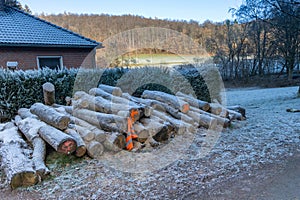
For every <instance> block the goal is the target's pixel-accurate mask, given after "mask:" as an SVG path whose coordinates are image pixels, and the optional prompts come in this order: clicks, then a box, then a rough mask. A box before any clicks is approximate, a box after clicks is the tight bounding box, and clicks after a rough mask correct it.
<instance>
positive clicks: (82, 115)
mask: <svg viewBox="0 0 300 200" xmlns="http://www.w3.org/2000/svg"><path fill="white" fill-rule="evenodd" d="M73 114H74V116H75V117H77V118H79V119H82V120H84V121H86V122H88V123H90V124H92V125H94V126H96V127H97V128H100V129H102V130H104V131H109V132H120V133H126V132H127V119H126V118H124V117H120V116H117V115H113V114H104V113H98V112H94V111H90V110H86V109H79V110H74V111H73Z"/></svg>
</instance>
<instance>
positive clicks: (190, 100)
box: [176, 92, 210, 111]
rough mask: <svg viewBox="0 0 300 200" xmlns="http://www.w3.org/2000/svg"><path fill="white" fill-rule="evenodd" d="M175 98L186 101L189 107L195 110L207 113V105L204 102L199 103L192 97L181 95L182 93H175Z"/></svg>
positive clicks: (208, 106)
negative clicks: (198, 109)
mask: <svg viewBox="0 0 300 200" xmlns="http://www.w3.org/2000/svg"><path fill="white" fill-rule="evenodd" d="M176 96H178V97H179V99H181V100H183V101H186V102H187V103H189V104H190V106H194V107H196V108H200V109H201V110H204V111H208V110H209V109H210V105H209V103H207V102H205V101H201V100H199V99H196V98H194V97H193V96H190V95H187V94H183V93H182V92H177V93H176Z"/></svg>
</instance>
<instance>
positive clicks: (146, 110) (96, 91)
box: [89, 88, 152, 117]
mask: <svg viewBox="0 0 300 200" xmlns="http://www.w3.org/2000/svg"><path fill="white" fill-rule="evenodd" d="M89 94H90V95H93V96H100V97H102V98H104V99H106V100H108V101H109V102H111V103H115V104H121V105H125V106H126V107H133V108H138V109H139V110H140V112H142V113H143V114H144V115H145V116H146V117H149V116H150V115H151V112H152V109H151V108H150V107H148V106H146V105H144V104H141V103H136V102H134V101H131V100H130V97H131V96H130V95H129V94H128V93H127V95H129V96H130V97H128V96H127V98H125V97H123V94H122V97H119V96H114V95H112V94H109V93H107V92H105V91H104V90H102V89H100V88H92V89H91V90H90V91H89ZM127 110H128V109H127Z"/></svg>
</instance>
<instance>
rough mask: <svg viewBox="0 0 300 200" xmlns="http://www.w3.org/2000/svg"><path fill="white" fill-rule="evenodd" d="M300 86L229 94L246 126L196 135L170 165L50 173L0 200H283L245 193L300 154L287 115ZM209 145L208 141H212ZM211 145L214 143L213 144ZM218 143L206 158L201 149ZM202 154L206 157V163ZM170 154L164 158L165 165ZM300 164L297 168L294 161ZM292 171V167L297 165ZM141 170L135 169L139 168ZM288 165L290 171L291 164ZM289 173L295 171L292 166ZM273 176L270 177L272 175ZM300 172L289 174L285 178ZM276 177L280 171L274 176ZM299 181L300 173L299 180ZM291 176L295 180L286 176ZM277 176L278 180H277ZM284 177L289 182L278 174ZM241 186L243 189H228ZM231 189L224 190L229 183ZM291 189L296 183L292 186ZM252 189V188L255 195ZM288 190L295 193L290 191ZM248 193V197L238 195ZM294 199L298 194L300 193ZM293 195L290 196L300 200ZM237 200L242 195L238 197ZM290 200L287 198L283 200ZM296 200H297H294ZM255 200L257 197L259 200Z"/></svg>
mask: <svg viewBox="0 0 300 200" xmlns="http://www.w3.org/2000/svg"><path fill="white" fill-rule="evenodd" d="M297 91H298V87H289V88H274V89H256V88H248V89H234V90H229V91H228V92H227V99H228V105H236V104H239V105H241V106H243V107H245V108H246V110H247V120H246V121H243V122H235V123H233V125H232V127H230V128H228V129H226V130H223V131H222V133H221V135H220V137H219V136H218V134H217V135H215V137H209V136H210V135H209V133H206V132H205V131H203V130H199V132H198V133H197V134H196V135H195V138H194V140H193V142H192V143H191V145H190V146H189V148H188V149H187V150H186V151H185V152H184V153H183V154H182V153H181V154H179V153H178V152H176V151H175V150H174V149H172V151H173V154H171V155H173V156H174V157H175V156H176V155H181V156H180V157H179V158H178V159H176V160H175V161H174V162H172V163H169V164H168V165H165V163H164V164H161V162H159V161H157V164H156V166H154V168H151V169H156V170H155V171H152V170H149V171H147V172H144V173H125V172H123V171H122V170H116V169H115V168H114V167H111V166H108V165H107V163H105V162H103V161H101V160H99V161H97V160H89V159H86V160H84V161H82V162H81V163H78V164H75V165H70V166H68V167H65V168H64V169H61V168H54V169H53V174H54V175H55V176H54V177H53V178H52V179H49V180H47V181H43V182H42V183H40V184H39V185H36V186H34V187H31V188H26V189H17V190H15V191H10V189H8V188H7V186H3V187H2V189H1V194H0V197H1V199H125V198H128V199H229V198H231V199H241V197H245V198H248V199H257V197H261V199H264V197H265V199H269V198H268V197H272V199H276V198H277V199H280V198H279V197H278V196H276V194H275V196H270V195H271V194H272V195H274V192H272V191H273V190H274V188H276V187H277V189H276V190H278V188H280V184H279V185H277V186H276V184H275V183H274V188H272V187H270V188H268V189H269V191H267V190H266V193H265V195H266V196H264V197H263V196H258V195H259V194H257V193H255V194H254V193H251V191H258V190H255V189H252V188H251V187H249V186H247V183H248V184H249V183H256V182H259V180H258V179H257V178H258V177H259V178H260V180H268V181H269V180H270V178H272V177H273V175H274V173H270V172H275V171H276V170H277V169H278V167H274V166H282V168H280V169H282V170H281V172H284V170H285V169H287V168H286V167H284V166H286V162H287V161H289V158H291V157H295V156H297V155H299V154H300V113H288V112H286V109H287V108H298V109H300V99H299V98H297V97H296V96H297V95H296V92H297ZM207 138H210V139H209V140H208V139H207ZM211 142H212V143H211ZM210 144H215V145H214V148H212V149H211V150H210V151H208V153H207V154H203V150H204V149H203V147H208V148H207V149H208V150H209V145H210ZM199 155H204V157H203V156H202V157H201V156H200V157H199ZM168 156H169V154H166V156H165V157H164V156H162V157H161V159H162V160H164V159H167V158H166V157H168ZM299 163H300V162H299ZM294 165H295V166H297V165H296V164H295V163H294ZM137 166H138V163H137ZM288 166H290V165H288ZM295 166H294V167H295ZM272 170H273V171H272ZM293 171H295V173H297V174H298V173H299V170H298V171H297V170H294V169H293V163H292V164H291V168H290V170H289V172H293ZM278 173H279V171H278ZM298 175H299V174H298ZM290 176H295V174H293V173H292V174H290ZM278 177H280V175H278ZM281 177H285V178H286V182H289V179H288V177H286V176H284V175H282V174H281ZM236 180H239V182H238V183H242V182H243V183H244V185H243V184H241V187H240V190H235V189H234V188H230V187H229V186H230V185H232V186H237V185H234V182H235V181H236ZM227 183H228V184H227ZM295 184H296V183H295ZM256 189H257V188H256ZM292 190H293V188H292ZM241 191H242V192H243V194H244V195H245V194H247V196H243V195H242V194H240V192H241ZM298 194H299V193H298ZM298 194H297V193H295V194H294V197H295V198H296V199H297V198H298V199H299V198H300V197H299V196H297V195H298ZM237 195H241V196H237ZM285 197H289V196H285ZM295 198H294V199H295ZM258 199H259V198H258Z"/></svg>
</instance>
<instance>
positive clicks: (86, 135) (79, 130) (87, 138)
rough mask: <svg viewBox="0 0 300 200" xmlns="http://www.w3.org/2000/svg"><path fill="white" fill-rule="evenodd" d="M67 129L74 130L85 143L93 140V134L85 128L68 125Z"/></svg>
mask: <svg viewBox="0 0 300 200" xmlns="http://www.w3.org/2000/svg"><path fill="white" fill-rule="evenodd" d="M69 128H71V129H73V130H75V131H76V132H77V133H78V134H79V135H80V136H81V138H82V139H83V140H84V142H86V143H89V142H91V141H92V140H94V139H95V134H94V133H93V132H92V131H90V130H89V129H87V128H84V127H82V126H79V125H69Z"/></svg>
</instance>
